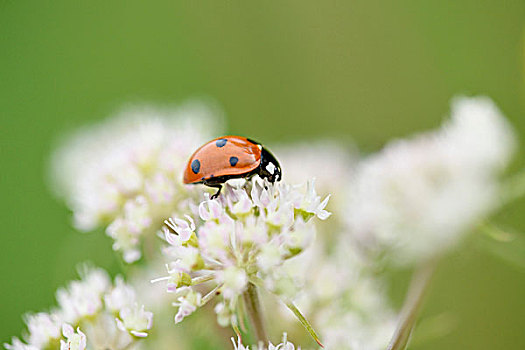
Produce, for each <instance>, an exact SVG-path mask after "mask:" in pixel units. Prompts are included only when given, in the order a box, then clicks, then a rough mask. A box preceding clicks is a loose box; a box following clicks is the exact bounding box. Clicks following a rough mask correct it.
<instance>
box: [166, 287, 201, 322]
mask: <svg viewBox="0 0 525 350" xmlns="http://www.w3.org/2000/svg"><path fill="white" fill-rule="evenodd" d="M183 292H184V293H185V294H184V295H183V296H181V297H179V298H178V302H177V303H173V305H174V306H178V307H179V310H178V311H177V314H176V315H175V323H179V322H181V321H182V320H183V319H184V317H187V316H189V315H191V314H192V313H193V312H194V311H195V310H197V308H198V307H199V306H201V304H202V296H201V294H200V293H198V292H195V291H193V289H191V288H185V289H184V290H183Z"/></svg>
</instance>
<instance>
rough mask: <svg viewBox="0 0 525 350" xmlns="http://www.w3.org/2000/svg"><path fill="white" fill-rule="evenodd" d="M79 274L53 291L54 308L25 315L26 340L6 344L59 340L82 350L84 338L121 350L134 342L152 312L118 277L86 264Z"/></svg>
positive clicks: (33, 345)
mask: <svg viewBox="0 0 525 350" xmlns="http://www.w3.org/2000/svg"><path fill="white" fill-rule="evenodd" d="M80 275H81V277H82V278H81V279H80V280H75V281H71V282H70V283H69V284H68V285H67V286H66V287H65V288H60V289H59V290H58V291H57V301H58V304H59V305H58V308H56V309H55V310H53V311H52V312H51V313H38V314H35V315H29V316H26V319H25V321H26V323H27V329H28V332H27V336H26V337H25V339H26V341H27V344H24V343H22V342H21V341H19V340H18V339H17V338H13V341H12V345H10V344H6V345H5V346H6V348H8V349H13V350H34V349H47V348H56V347H58V345H59V344H60V348H61V349H68V350H69V349H71V350H84V349H85V348H86V346H87V345H86V339H89V347H90V348H94V349H114V350H124V349H130V348H131V347H132V346H134V345H135V342H136V341H137V340H136V339H135V338H141V337H145V336H147V331H148V330H149V329H150V328H151V324H152V318H153V314H152V313H151V312H148V311H145V310H144V307H143V306H140V307H139V304H138V303H137V300H136V293H135V291H134V290H133V288H132V287H131V286H130V285H127V284H126V283H124V280H123V279H122V278H121V277H117V278H116V280H115V284H114V285H112V284H111V281H110V279H109V276H108V275H107V273H106V272H105V271H104V270H102V269H97V268H92V267H89V266H86V265H84V266H83V267H82V268H81V269H80ZM72 325H75V326H78V325H80V326H81V327H82V331H81V330H80V329H78V328H77V331H76V332H75V331H74V329H73V326H72ZM117 326H118V327H117ZM61 334H62V335H63V337H62V336H61ZM64 337H65V338H64Z"/></svg>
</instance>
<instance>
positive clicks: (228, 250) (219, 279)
mask: <svg viewBox="0 0 525 350" xmlns="http://www.w3.org/2000/svg"><path fill="white" fill-rule="evenodd" d="M313 185H314V184H313V182H308V183H307V185H306V186H289V185H286V184H284V183H275V184H271V183H268V182H267V181H263V180H261V179H260V178H258V177H254V178H253V179H251V180H248V181H242V182H237V184H236V185H230V184H226V185H225V187H224V189H223V191H222V194H221V196H220V197H219V198H218V199H215V200H211V199H210V197H209V195H207V194H206V195H205V200H204V201H203V202H202V203H201V204H200V205H199V207H198V212H199V216H200V219H201V220H202V221H199V223H198V224H197V225H196V224H195V222H194V221H193V220H191V219H190V218H189V217H187V221H186V220H179V219H171V220H168V221H167V222H166V223H167V224H169V227H170V228H171V230H172V231H174V232H175V233H176V234H173V233H172V232H171V231H169V230H165V235H166V241H167V242H168V243H169V244H170V246H169V247H168V248H166V249H164V254H165V256H166V257H167V258H169V259H170V260H171V262H170V263H169V264H168V273H169V276H166V277H161V278H158V279H156V280H154V281H153V282H157V281H166V282H167V284H166V287H167V291H168V292H170V293H174V292H175V293H177V292H178V291H179V289H180V290H182V291H185V292H184V293H187V290H188V287H190V288H192V287H193V286H194V285H197V284H200V283H204V282H210V283H211V284H212V285H214V286H215V287H214V288H213V287H212V290H211V291H210V292H209V293H208V294H206V295H205V296H203V297H202V301H199V302H196V300H197V298H196V294H194V293H188V294H186V295H184V296H183V297H181V298H179V302H178V303H176V304H175V305H176V306H179V312H178V313H177V316H176V322H180V321H181V320H182V319H183V318H184V316H186V315H188V314H190V313H192V312H194V311H195V309H196V308H197V307H199V306H201V302H202V304H205V303H206V302H208V301H209V300H210V299H211V298H213V297H215V295H220V297H219V298H221V299H222V301H224V302H219V303H218V304H217V305H218V306H217V307H216V313H217V318H218V321H219V323H220V324H221V325H225V324H228V323H230V322H231V323H233V324H236V323H237V320H236V319H235V316H234V315H236V312H235V310H236V307H237V304H238V298H239V297H240V296H242V294H243V293H244V292H245V291H246V289H247V287H248V285H249V284H250V283H251V284H254V285H255V284H258V285H259V286H265V287H266V288H268V289H269V290H270V291H271V292H273V293H275V294H277V295H279V296H281V297H287V298H289V297H293V296H294V294H295V293H296V291H297V288H296V286H295V284H294V280H293V279H292V278H291V277H290V276H288V274H287V273H286V272H285V271H283V270H282V266H283V263H284V262H285V261H286V260H288V259H290V258H292V257H294V256H296V255H298V254H300V253H301V252H302V251H304V250H305V249H307V248H308V246H309V245H310V244H311V242H312V240H313V238H314V236H315V228H314V226H313V220H311V219H312V218H314V217H317V218H321V219H325V218H327V217H328V216H329V213H328V212H326V211H325V209H324V207H325V206H326V203H327V201H328V197H327V198H326V199H325V200H324V201H321V199H320V197H319V196H317V194H316V192H315V190H314V188H313ZM182 235H185V237H184V238H182V237H181V236H182ZM189 237H193V238H191V239H189ZM186 238H188V239H186ZM212 282H213V283H212ZM199 298H200V294H199ZM199 300H200V299H199Z"/></svg>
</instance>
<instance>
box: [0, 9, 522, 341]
mask: <svg viewBox="0 0 525 350" xmlns="http://www.w3.org/2000/svg"><path fill="white" fill-rule="evenodd" d="M393 3H395V5H394V4H393ZM524 33H525V1H523V0H516V1H503V0H492V1H483V0H475V1H474V0H473V1H465V0H463V1H415V0H414V1H396V2H390V1H323V2H320V1H308V2H307V1H264V2H253V1H216V0H207V1H191V2H190V1H185V2H183V3H180V1H179V2H175V1H159V2H157V1H130V0H127V1H94V0H92V1H88V2H82V3H81V2H78V1H65V0H57V1H31V2H28V1H22V0H19V1H15V0H0V123H1V124H0V167H1V173H0V191H1V192H0V198H1V201H0V220H1V221H0V224H1V230H2V232H1V236H0V249H1V254H0V266H1V270H0V276H1V277H0V278H1V281H2V284H1V287H0V303H1V304H0V305H1V310H0V326H1V327H0V340H2V341H5V340H8V338H9V337H10V336H11V335H18V334H20V332H21V330H22V328H23V322H22V319H21V314H23V313H24V312H26V311H30V310H32V311H38V310H41V309H44V308H46V307H48V306H49V305H52V304H54V296H53V294H54V291H55V289H56V288H57V287H58V286H60V285H62V284H64V282H65V281H66V280H67V279H70V278H73V277H75V275H76V267H75V266H76V264H77V262H80V261H84V260H86V259H91V260H93V261H95V262H96V263H97V264H99V265H102V266H104V267H106V268H108V269H109V270H110V271H116V270H117V268H118V267H117V263H116V260H115V257H114V254H113V252H112V251H111V249H110V243H109V240H108V239H107V238H106V237H105V236H104V235H103V234H101V233H100V232H98V234H78V233H76V232H75V231H74V230H73V228H72V227H71V217H70V213H69V212H68V210H67V209H66V207H65V206H64V205H63V204H62V203H61V202H60V201H59V200H56V199H54V198H53V196H52V195H51V193H50V191H49V186H48V181H47V179H46V176H47V165H48V160H49V158H48V157H49V154H50V151H51V149H52V147H53V145H54V144H55V142H56V139H57V137H59V136H60V135H61V134H63V133H64V132H65V131H67V130H72V129H74V128H75V127H78V126H80V125H83V124H84V123H86V122H93V121H97V120H102V119H104V118H105V117H107V116H108V115H109V114H111V112H113V111H114V110H115V109H117V108H118V106H120V105H121V104H122V103H125V102H129V101H145V102H153V103H173V102H175V103H176V102H180V101H183V100H184V99H186V98H189V97H199V96H207V97H212V98H214V99H216V100H217V101H218V103H219V104H220V105H221V106H222V107H223V108H224V110H225V112H226V114H227V117H228V131H230V132H232V133H240V134H246V135H251V136H252V137H253V138H256V139H260V140H265V142H266V143H272V142H282V141H289V140H290V141H292V140H301V139H305V138H314V137H336V138H338V139H341V140H348V141H350V140H354V141H355V142H356V143H357V144H358V146H359V147H360V148H361V149H363V150H365V151H373V150H376V149H378V148H379V147H381V145H382V144H384V143H385V142H386V141H387V140H388V139H390V138H392V137H400V136H405V135H408V134H410V133H412V132H415V131H421V130H425V129H428V128H432V127H436V126H438V125H439V124H440V122H441V120H442V119H443V117H444V116H445V115H446V113H447V110H448V102H449V100H450V98H451V97H452V96H454V95H456V94H461V93H465V94H486V95H488V96H490V97H492V98H493V99H494V100H495V101H496V102H497V103H498V105H499V106H500V107H501V108H502V110H503V111H504V112H505V114H506V115H507V116H508V117H509V119H510V120H511V121H512V123H513V124H514V125H515V126H516V128H517V130H518V133H519V134H520V135H524V133H525V119H524V117H525V98H524V97H525V84H524V77H525V74H524V67H525V59H524V55H525V50H524ZM522 149H523V146H522ZM520 155H523V152H521V153H520ZM524 210H525V201H521V202H519V203H515V204H514V205H513V206H512V207H511V208H508V209H507V210H506V211H505V212H504V213H502V214H501V215H500V216H499V217H498V218H497V220H498V222H499V223H501V224H503V225H507V226H510V227H514V228H516V229H517V230H521V231H525V216H524V215H523V212H524ZM404 283H406V280H403V281H400V282H399V285H398V286H396V285H394V289H396V288H398V289H402V288H403V286H404ZM524 297H525V270H524V269H523V268H519V267H516V266H512V265H509V264H507V263H505V262H503V261H502V260H500V259H498V258H496V257H494V256H492V255H490V254H488V253H486V252H484V251H482V250H480V249H478V248H477V247H476V245H471V246H470V245H469V246H467V247H466V249H464V250H462V251H461V252H460V253H456V254H454V255H452V256H451V257H450V258H449V259H448V261H447V262H446V263H445V264H444V265H443V266H442V267H441V269H440V270H439V273H438V275H437V277H436V280H435V284H434V289H433V290H432V292H431V293H430V295H429V299H428V302H427V305H426V308H425V314H429V315H435V314H438V313H441V312H444V311H445V312H447V314H449V315H452V319H454V320H455V321H454V322H455V323H454V324H455V327H453V329H452V331H451V332H449V333H448V334H446V335H445V336H444V337H441V338H438V339H437V340H434V341H431V342H419V343H418V342H415V343H414V344H413V346H412V348H413V349H525V299H524Z"/></svg>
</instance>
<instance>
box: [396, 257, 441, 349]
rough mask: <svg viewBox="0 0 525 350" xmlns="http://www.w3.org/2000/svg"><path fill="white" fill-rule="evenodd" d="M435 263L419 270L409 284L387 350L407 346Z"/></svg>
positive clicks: (432, 262)
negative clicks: (399, 316)
mask: <svg viewBox="0 0 525 350" xmlns="http://www.w3.org/2000/svg"><path fill="white" fill-rule="evenodd" d="M435 266H436V264H435V262H434V261H431V262H428V263H427V264H426V265H424V266H423V267H422V268H421V269H419V270H418V271H417V272H416V273H415V274H414V277H413V278H412V281H411V282H410V287H409V289H408V293H407V296H406V299H405V303H404V305H403V309H402V310H401V318H400V320H399V324H398V326H397V329H396V331H395V333H394V335H393V337H392V339H391V340H390V343H389V344H388V347H387V350H404V349H406V347H407V345H408V341H409V339H410V334H411V333H412V330H413V329H414V325H415V323H416V320H417V317H418V315H419V310H420V309H421V304H422V303H423V300H424V297H425V294H426V291H427V290H428V286H429V285H430V281H431V280H432V276H433V274H434V270H435Z"/></svg>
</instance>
